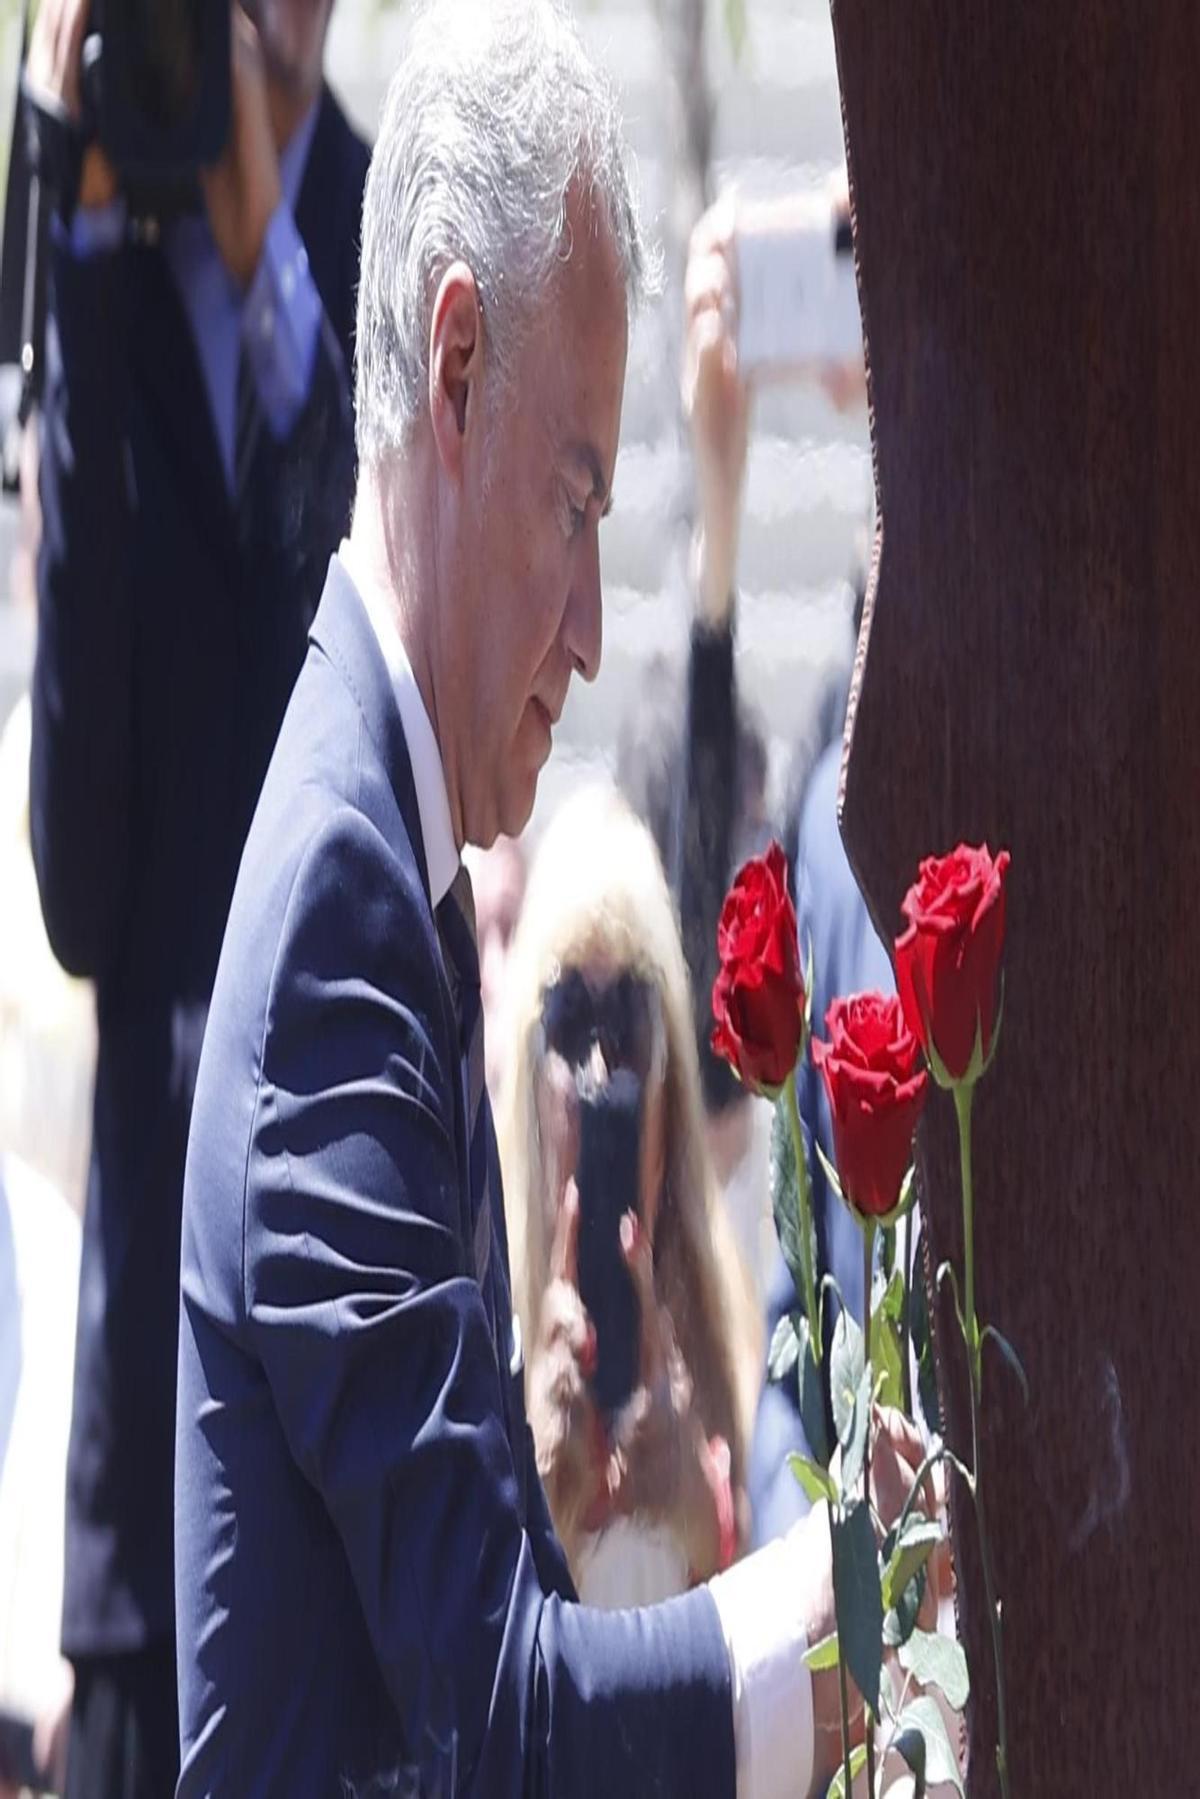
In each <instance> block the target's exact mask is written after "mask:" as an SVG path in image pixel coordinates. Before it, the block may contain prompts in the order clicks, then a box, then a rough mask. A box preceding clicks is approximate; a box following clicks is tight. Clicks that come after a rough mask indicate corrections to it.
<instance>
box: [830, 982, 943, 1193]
mask: <svg viewBox="0 0 1200 1799" xmlns="http://www.w3.org/2000/svg"><path fill="white" fill-rule="evenodd" d="M825 1028H826V1030H827V1031H828V1032H829V1041H828V1043H822V1042H819V1041H816V1040H814V1042H813V1046H812V1048H813V1061H814V1062H815V1063H816V1065H817V1067H818V1068H819V1069H820V1071H821V1075H822V1078H823V1079H824V1082H825V1092H826V1093H827V1094H828V1096H829V1110H830V1113H831V1114H832V1116H833V1146H834V1150H835V1153H836V1157H837V1166H838V1178H839V1180H840V1182H841V1187H842V1192H843V1193H844V1195H845V1197H846V1199H847V1200H848V1201H849V1203H850V1205H851V1206H852V1207H853V1208H854V1210H855V1211H856V1212H859V1213H861V1214H862V1216H863V1217H865V1218H885V1217H886V1216H887V1214H888V1213H889V1212H894V1211H895V1209H896V1206H897V1204H898V1202H899V1199H900V1188H901V1185H902V1183H903V1180H904V1176H905V1174H906V1173H907V1172H908V1165H909V1163H910V1161H911V1160H912V1139H913V1132H914V1131H915V1130H916V1128H917V1120H918V1118H919V1117H920V1116H921V1109H922V1107H923V1106H924V1104H925V1098H926V1095H927V1093H928V1091H929V1076H928V1075H927V1074H926V1073H925V1070H924V1069H923V1068H922V1067H921V1050H920V1045H919V1044H918V1043H917V1040H916V1038H915V1037H914V1036H913V1034H912V1032H911V1031H910V1030H909V1028H908V1026H907V1024H905V1022H904V1013H903V1012H902V1011H901V1009H900V1001H899V1000H898V999H897V998H896V997H895V995H894V994H893V995H892V997H891V998H890V999H885V998H884V996H883V994H882V993H857V994H855V995H854V997H853V998H852V999H835V1000H834V1002H833V1004H832V1005H831V1006H830V1008H829V1011H828V1012H827V1013H826V1015H825Z"/></svg>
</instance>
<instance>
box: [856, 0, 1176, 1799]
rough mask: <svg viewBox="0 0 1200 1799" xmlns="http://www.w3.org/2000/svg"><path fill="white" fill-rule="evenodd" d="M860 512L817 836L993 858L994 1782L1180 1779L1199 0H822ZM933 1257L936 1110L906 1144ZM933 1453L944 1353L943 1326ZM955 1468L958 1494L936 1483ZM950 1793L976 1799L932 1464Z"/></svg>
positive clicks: (979, 1197) (877, 880) (870, 868)
mask: <svg viewBox="0 0 1200 1799" xmlns="http://www.w3.org/2000/svg"><path fill="white" fill-rule="evenodd" d="M833 19H834V30H835V36H836V40H837V47H838V59H839V67H840V74H841V82H842V94H843V107H844V113H845V123H846V136H847V145H848V152H849V160H850V172H851V183H852V198H853V209H854V223H855V246H856V255H857V257H858V267H859V278H860V290H861V294H862V300H863V311H864V325H865V331H866V336H867V343H868V366H869V382H870V394H871V401H872V410H873V439H874V451H875V466H876V479H877V486H878V497H879V502H880V536H879V540H878V542H877V545H876V564H875V576H874V579H873V584H872V591H871V594H870V596H869V598H868V605H867V621H866V625H865V627H864V633H863V642H862V643H860V652H859V653H860V663H859V669H858V679H857V682H856V699H857V705H856V709H855V708H853V707H852V719H853V723H852V727H851V730H852V735H851V742H850V750H849V755H848V760H847V766H846V771H845V786H844V796H843V811H842V829H843V833H844V836H845V839H846V843H847V847H848V850H849V853H850V856H851V860H852V862H853V864H854V866H855V869H856V871H857V873H858V875H859V878H860V880H861V882H862V885H863V887H864V890H865V892H866V893H867V895H868V896H869V900H870V904H871V908H872V911H873V913H874V915H875V918H876V922H877V923H878V924H879V926H880V927H881V929H882V931H883V932H884V934H885V936H886V937H887V938H888V939H890V938H891V936H892V935H893V933H894V930H895V927H896V925H897V922H898V907H899V901H900V898H901V896H902V894H903V891H904V889H905V887H906V886H907V884H908V882H909V880H910V879H911V878H912V875H913V873H914V871H915V867H916V863H917V860H918V858H919V856H920V855H921V854H922V853H923V852H928V851H932V850H940V849H944V848H948V847H950V846H951V845H952V844H953V843H954V842H956V841H957V840H958V839H960V838H965V839H970V840H979V839H983V838H986V839H987V840H988V841H989V843H991V844H992V846H993V847H995V846H997V845H999V844H1007V845H1008V846H1009V847H1010V848H1011V851H1012V859H1013V860H1012V873H1011V881H1010V892H1009V944H1008V954H1007V996H1006V1007H1005V1019H1004V1030H1003V1039H1002V1042H1001V1046H1000V1053H999V1058H998V1060H997V1063H996V1065H995V1067H994V1069H993V1071H992V1073H991V1074H990V1075H989V1077H988V1079H987V1080H986V1082H985V1083H984V1085H983V1087H982V1088H981V1089H980V1092H979V1097H978V1099H977V1103H976V1118H977V1122H976V1146H975V1147H976V1213H977V1242H978V1270H979V1271H978V1301H979V1309H980V1313H981V1316H982V1317H983V1318H985V1319H990V1320H992V1321H993V1322H994V1323H995V1324H996V1325H997V1326H999V1327H1000V1328H1001V1329H1002V1330H1003V1331H1004V1332H1005V1333H1006V1334H1007V1335H1008V1336H1009V1337H1010V1338H1011V1340H1012V1342H1013V1343H1014V1344H1015V1345H1016V1346H1017V1347H1018V1349H1019V1350H1020V1352H1021V1354H1022V1356H1023V1358H1024V1362H1025V1366H1026V1368H1027V1370H1028V1374H1029V1379H1030V1383H1031V1386H1032V1390H1033V1399H1032V1406H1031V1409H1030V1410H1029V1411H1028V1412H1026V1411H1025V1410H1024V1408H1023V1404H1022V1401H1021V1396H1020V1392H1019V1389H1018V1388H1017V1386H1016V1384H1015V1382H1014V1380H1013V1379H1012V1378H1011V1377H1010V1375H1009V1374H1008V1373H1007V1371H1006V1370H1005V1369H1004V1367H1003V1365H1002V1364H1001V1363H1000V1361H999V1359H998V1358H996V1359H995V1360H991V1359H989V1360H988V1362H987V1364H986V1384H985V1396H984V1411H985V1431H984V1446H983V1452H984V1459H985V1465H986V1482H987V1491H988V1499H989V1504H990V1512H991V1520H992V1531H993V1535H994V1539H995V1558H996V1563H997V1572H998V1585H999V1590H1000V1592H1001V1594H1002V1595H1003V1598H1004V1602H1005V1618H1006V1631H1007V1645H1006V1647H1007V1663H1008V1695H1009V1711H1010V1737H1011V1766H1012V1776H1013V1779H1012V1791H1013V1793H1014V1795H1017V1794H1021V1795H1027V1794H1069V1795H1074V1794H1079V1795H1087V1799H1093V1796H1095V1795H1104V1794H1114V1795H1115V1794H1121V1795H1124V1794H1129V1793H1135V1792H1145V1791H1151V1792H1154V1793H1162V1794H1164V1795H1167V1794H1169V1795H1189V1794H1198V1793H1200V1739H1198V1738H1197V1735H1196V1731H1195V1714H1196V1668H1197V1665H1198V1661H1197V1620H1198V1619H1200V1541H1198V1536H1197V1526H1198V1524H1200V1419H1198V1411H1197V1403H1196V1389H1197V1379H1198V1374H1200V1324H1198V1322H1197V1310H1196V1308H1197V1300H1198V1292H1200V1282H1198V1279H1197V1274H1198V1266H1197V1264H1198V1257H1197V1249H1196V1244H1197V1229H1198V1227H1200V1193H1198V1191H1197V1188H1198V1181H1200V479H1198V462H1200V446H1198V444H1197V427H1196V420H1197V418H1198V417H1200V355H1198V334H1200V217H1198V208H1197V195H1198V194H1200V7H1197V6H1196V4H1195V0H1156V4H1154V5H1153V6H1151V5H1148V4H1142V5H1138V4H1134V5H1130V4H1129V0H1089V3H1088V4H1087V5H1086V6H1085V5H1068V4H1057V3H1048V0H969V3H959V4H955V5H942V6H933V5H930V4H917V3H906V4H903V5H890V4H881V3H880V0H834V6H833ZM919 1153H920V1163H921V1174H922V1179H923V1184H924V1192H925V1195H926V1206H927V1215H928V1218H929V1222H930V1228H931V1236H932V1254H931V1266H933V1267H936V1265H937V1263H938V1261H939V1260H940V1259H941V1258H942V1257H944V1256H949V1257H951V1258H953V1259H954V1261H955V1263H956V1264H958V1265H959V1266H961V1248H962V1244H961V1225H960V1213H959V1196H958V1195H959V1189H958V1165H957V1148H956V1136H955V1131H954V1120H953V1107H952V1105H951V1103H950V1101H949V1099H948V1097H947V1096H945V1095H941V1094H935V1096H934V1098H933V1100H932V1102H931V1105H930V1107H929V1111H928V1113H927V1116H926V1120H925V1122H924V1124H923V1125H922V1129H921V1136H920V1149H919ZM936 1330H937V1338H938V1346H939V1354H940V1359H941V1369H942V1382H943V1393H944V1396H945V1403H946V1405H947V1415H948V1419H949V1431H950V1437H951V1440H952V1442H953V1443H954V1444H955V1445H956V1446H958V1447H959V1448H960V1449H963V1450H967V1451H968V1452H969V1442H970V1438H969V1429H968V1423H967V1418H968V1414H967V1408H966V1386H965V1373H964V1363H963V1357H962V1353H961V1346H960V1342H959V1339H958V1336H957V1331H956V1329H955V1328H954V1327H953V1325H952V1320H951V1317H950V1313H949V1311H948V1301H947V1300H946V1299H945V1296H943V1302H942V1303H939V1306H938V1309H937V1312H936ZM954 1485H956V1483H954ZM953 1526H954V1531H955V1540H956V1550H957V1555H958V1561H959V1567H960V1584H959V1599H958V1604H959V1612H960V1624H961V1628H962V1629H963V1631H964V1637H965V1642H966V1646H967V1651H968V1657H969V1661H970V1665H971V1669H972V1674H973V1681H974V1699H973V1701H972V1707H971V1710H970V1714H969V1740H970V1746H971V1754H972V1770H971V1779H970V1791H971V1793H972V1794H986V1795H990V1794H992V1793H994V1792H996V1791H997V1790H998V1784H997V1781H996V1778H995V1772H994V1768H993V1765H992V1759H991V1745H992V1743H993V1740H994V1729H995V1716H994V1702H993V1688H992V1678H991V1648H990V1639H989V1636H988V1629H987V1620H986V1616H985V1605H984V1599H983V1588H982V1582H981V1579H980V1575H979V1563H978V1552H977V1542H976V1539H975V1536H974V1530H973V1525H972V1522H971V1519H970V1515H969V1509H968V1506H967V1504H966V1503H965V1496H964V1494H963V1492H962V1490H961V1489H958V1502H957V1503H956V1504H955V1506H954V1517H953Z"/></svg>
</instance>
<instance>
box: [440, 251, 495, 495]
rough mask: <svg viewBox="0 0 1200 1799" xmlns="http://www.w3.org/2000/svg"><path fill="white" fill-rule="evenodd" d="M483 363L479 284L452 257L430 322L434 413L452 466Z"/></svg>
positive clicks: (445, 459)
mask: <svg viewBox="0 0 1200 1799" xmlns="http://www.w3.org/2000/svg"><path fill="white" fill-rule="evenodd" d="M482 366H483V314H482V312H481V311H480V306H479V289H478V288H477V287H476V285H475V277H474V275H473V274H472V273H471V271H470V269H469V268H468V267H467V265H466V263H465V262H452V263H451V264H450V267H449V268H448V269H447V270H446V272H445V274H444V275H443V276H442V278H441V280H440V281H439V283H438V290H437V294H436V295H435V297H434V302H433V313H432V315H431V317H430V321H429V416H430V419H431V421H432V424H433V436H434V442H435V443H436V444H437V449H438V456H439V458H440V459H441V461H442V463H443V465H444V466H445V468H446V469H447V470H448V471H454V470H457V469H459V468H461V466H462V458H463V445H464V441H465V438H466V435H467V428H468V425H469V424H473V423H474V418H475V412H476V410H477V405H478V401H477V386H478V382H479V377H480V374H481V372H482Z"/></svg>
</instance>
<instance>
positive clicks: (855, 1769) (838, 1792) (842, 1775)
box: [825, 1743, 867, 1799]
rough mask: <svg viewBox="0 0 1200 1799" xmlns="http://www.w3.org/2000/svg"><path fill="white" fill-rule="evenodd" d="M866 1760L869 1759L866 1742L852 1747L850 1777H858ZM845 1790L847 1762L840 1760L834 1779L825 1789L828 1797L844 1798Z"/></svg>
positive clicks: (853, 1778) (834, 1798) (854, 1778)
mask: <svg viewBox="0 0 1200 1799" xmlns="http://www.w3.org/2000/svg"><path fill="white" fill-rule="evenodd" d="M866 1760H867V1745H866V1744H865V1743H860V1744H859V1745H858V1747H857V1749H852V1750H851V1751H850V1778H851V1780H857V1779H858V1776H859V1774H860V1773H861V1772H862V1770H863V1768H864V1767H865V1766H866ZM845 1791H846V1768H845V1763H844V1762H839V1763H838V1768H837V1772H836V1773H835V1775H834V1777H833V1779H832V1780H831V1781H830V1783H829V1785H828V1786H827V1787H826V1789H825V1794H826V1799H842V1795H843V1793H844V1792H845Z"/></svg>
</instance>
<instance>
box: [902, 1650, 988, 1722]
mask: <svg viewBox="0 0 1200 1799" xmlns="http://www.w3.org/2000/svg"><path fill="white" fill-rule="evenodd" d="M900 1666H901V1667H902V1668H903V1669H904V1671H905V1673H906V1674H911V1675H912V1677H913V1679H914V1680H916V1681H919V1682H920V1684H921V1685H922V1686H923V1687H938V1688H939V1689H940V1690H941V1692H943V1693H944V1694H945V1696H946V1703H947V1705H948V1706H949V1707H950V1709H951V1711H955V1712H960V1711H961V1710H962V1708H963V1706H964V1705H965V1704H966V1703H967V1695H968V1694H969V1693H970V1691H971V1677H970V1675H969V1674H968V1673H967V1658H966V1656H965V1655H964V1654H963V1648H962V1644H961V1643H956V1642H955V1640H954V1638H953V1637H943V1636H939V1635H938V1633H937V1632H936V1631H931V1630H915V1631H914V1632H913V1634H912V1636H911V1637H910V1638H909V1639H908V1642H907V1643H905V1644H904V1646H903V1648H902V1649H901V1651H900Z"/></svg>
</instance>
